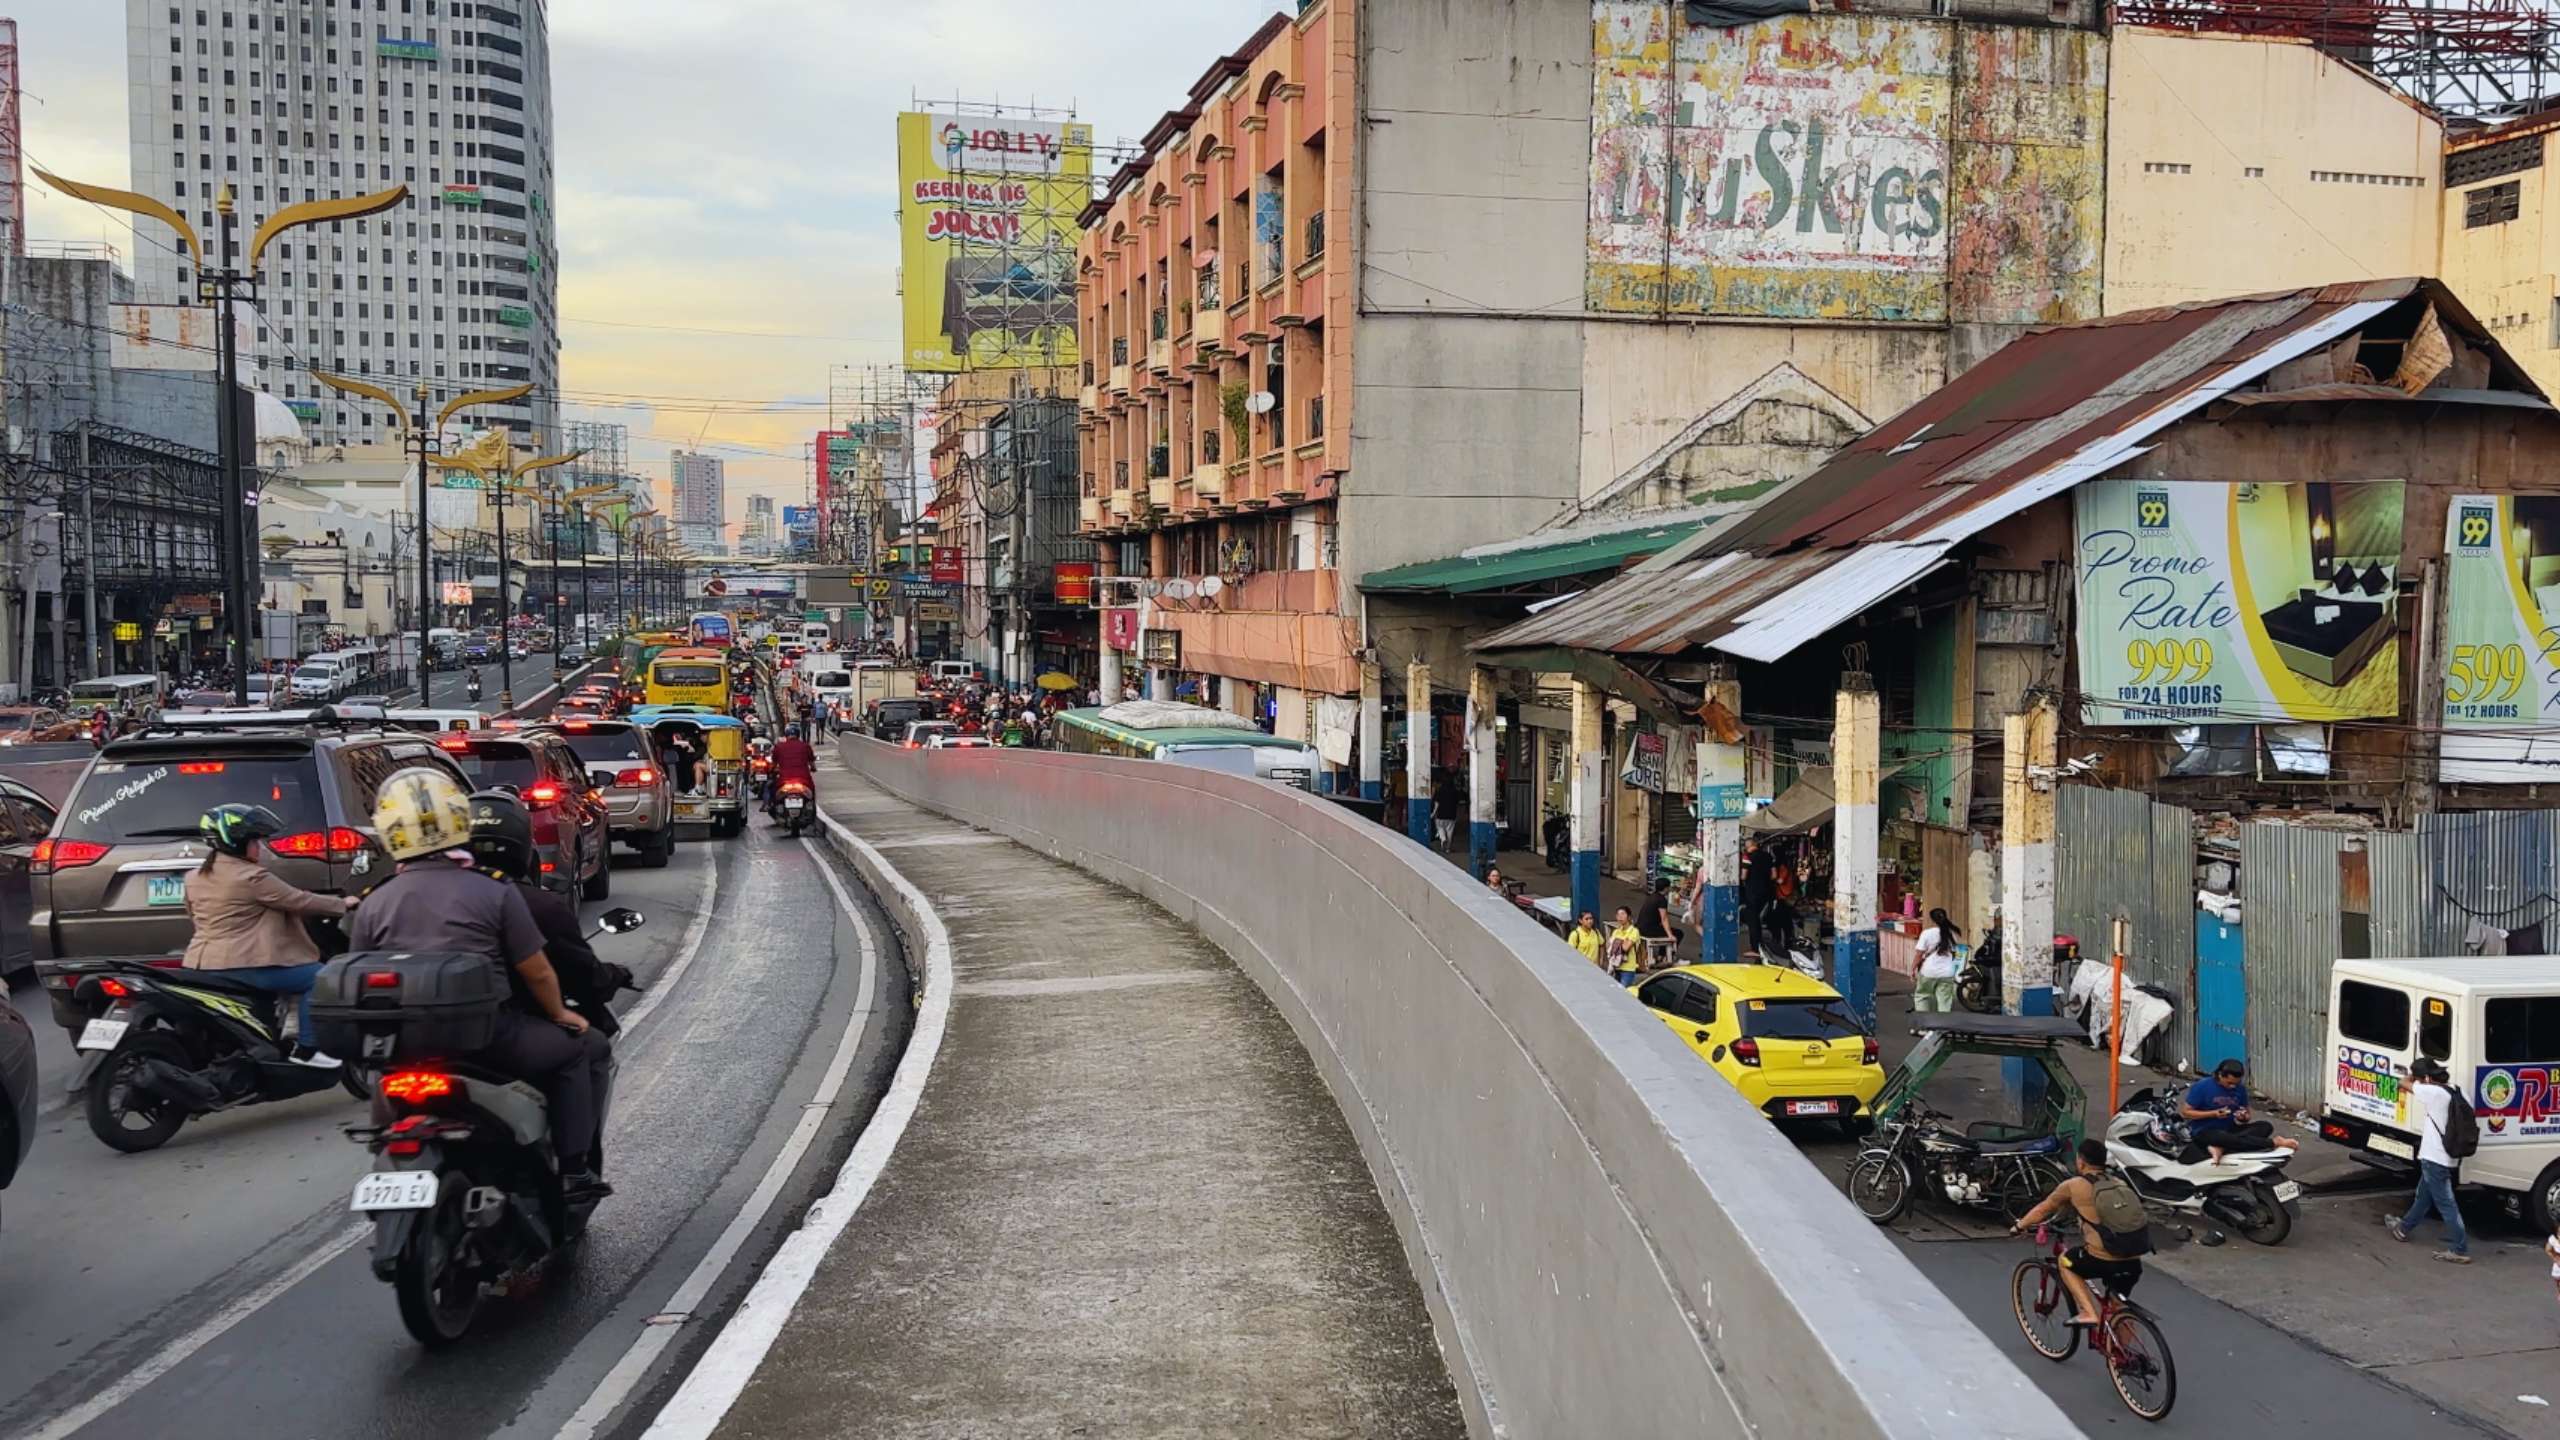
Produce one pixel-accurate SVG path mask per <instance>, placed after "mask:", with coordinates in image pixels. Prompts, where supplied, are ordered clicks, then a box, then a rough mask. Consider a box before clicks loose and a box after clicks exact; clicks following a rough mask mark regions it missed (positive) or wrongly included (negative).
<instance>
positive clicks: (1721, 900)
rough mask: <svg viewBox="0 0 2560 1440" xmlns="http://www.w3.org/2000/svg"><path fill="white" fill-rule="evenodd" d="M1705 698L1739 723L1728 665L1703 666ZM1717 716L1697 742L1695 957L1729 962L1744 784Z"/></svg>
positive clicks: (1740, 764) (1734, 953)
mask: <svg viewBox="0 0 2560 1440" xmlns="http://www.w3.org/2000/svg"><path fill="white" fill-rule="evenodd" d="M1707 703H1708V705H1709V707H1710V708H1711V709H1715V708H1720V709H1721V710H1722V711H1723V716H1722V717H1721V718H1722V721H1723V722H1724V723H1727V724H1731V725H1735V726H1738V725H1739V724H1740V717H1741V715H1742V683H1741V682H1740V681H1739V680H1737V679H1735V678H1734V673H1733V667H1732V666H1731V665H1725V664H1718V665H1714V666H1711V667H1709V669H1708V672H1707ZM1717 723H1718V721H1717V720H1716V719H1713V718H1711V719H1710V721H1709V725H1708V729H1707V736H1706V738H1705V739H1704V740H1701V741H1700V742H1698V850H1699V855H1698V864H1699V866H1700V868H1701V869H1702V870H1703V871H1704V874H1703V876H1702V877H1701V879H1700V882H1699V886H1698V960H1699V963H1701V964H1705V965H1730V964H1732V963H1734V962H1736V961H1738V960H1740V959H1741V958H1742V799H1743V791H1744V788H1745V785H1746V783H1747V782H1746V779H1745V776H1746V773H1747V772H1746V769H1745V765H1744V755H1743V748H1742V745H1741V743H1740V742H1739V740H1737V741H1736V742H1735V743H1733V744H1726V743H1724V742H1723V741H1720V740H1718V739H1717V738H1716V734H1715V726H1716V724H1717Z"/></svg>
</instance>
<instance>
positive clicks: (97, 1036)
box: [71, 1020, 133, 1050]
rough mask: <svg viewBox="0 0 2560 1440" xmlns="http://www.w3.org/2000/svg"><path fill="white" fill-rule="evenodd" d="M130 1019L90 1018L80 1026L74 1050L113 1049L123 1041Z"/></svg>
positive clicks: (130, 1022)
mask: <svg viewBox="0 0 2560 1440" xmlns="http://www.w3.org/2000/svg"><path fill="white" fill-rule="evenodd" d="M132 1024H133V1022H132V1021H130V1020H92V1021H90V1022H89V1023H88V1024H86V1025H83V1026H81V1027H80V1043H79V1044H77V1045H74V1046H72V1047H71V1048H72V1049H74V1050H113V1049H114V1048H116V1047H117V1046H118V1045H121V1044H123V1043H124V1032H125V1031H126V1029H128V1028H129V1027H131V1025H132Z"/></svg>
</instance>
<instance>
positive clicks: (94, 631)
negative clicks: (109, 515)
mask: <svg viewBox="0 0 2560 1440" xmlns="http://www.w3.org/2000/svg"><path fill="white" fill-rule="evenodd" d="M97 494H98V486H97V482H96V480H95V478H94V477H92V476H91V475H90V473H89V427H88V426H86V425H83V426H81V427H80V544H81V546H82V548H83V549H84V550H85V551H86V552H87V553H86V554H85V555H84V556H82V558H81V561H80V599H81V606H82V611H83V632H84V633H85V634H86V635H87V636H88V643H87V644H86V645H83V646H82V647H81V648H82V649H83V650H85V651H87V652H88V654H87V655H86V656H85V657H84V658H85V659H86V660H87V661H88V666H89V674H90V675H91V676H92V677H95V676H99V675H104V674H106V673H107V667H106V665H104V664H103V663H101V662H100V661H99V659H98V654H99V652H98V641H99V635H98V511H97ZM106 653H107V654H108V655H109V656H110V657H112V656H113V655H114V654H115V650H114V648H113V647H112V646H110V647H109V648H108V650H107V652H106Z"/></svg>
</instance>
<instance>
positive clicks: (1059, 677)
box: [1031, 670, 1076, 690]
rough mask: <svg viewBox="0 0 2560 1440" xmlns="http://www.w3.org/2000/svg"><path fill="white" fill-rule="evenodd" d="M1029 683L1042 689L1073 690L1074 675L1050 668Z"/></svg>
mask: <svg viewBox="0 0 2560 1440" xmlns="http://www.w3.org/2000/svg"><path fill="white" fill-rule="evenodd" d="M1031 683H1032V684H1034V685H1037V686H1039V687H1040V688H1041V689H1043V690H1073V689H1074V688H1076V677H1074V676H1073V675H1070V674H1068V673H1066V672H1065V671H1063V670H1052V671H1050V672H1049V673H1048V674H1046V675H1043V676H1041V677H1040V678H1039V679H1037V680H1034V681H1032V682H1031Z"/></svg>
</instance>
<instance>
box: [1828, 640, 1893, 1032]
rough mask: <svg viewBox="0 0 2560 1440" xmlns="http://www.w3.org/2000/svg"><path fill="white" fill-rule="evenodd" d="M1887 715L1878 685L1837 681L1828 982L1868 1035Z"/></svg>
mask: <svg viewBox="0 0 2560 1440" xmlns="http://www.w3.org/2000/svg"><path fill="white" fill-rule="evenodd" d="M1881 720H1882V716H1881V714H1880V713H1879V710H1878V706H1877V701H1876V687H1875V681H1874V680H1873V679H1871V678H1869V677H1868V676H1867V675H1866V674H1865V672H1863V671H1855V670H1853V671H1850V672H1848V673H1846V674H1844V675H1842V676H1841V677H1840V693H1839V695H1838V697H1837V698H1836V699H1835V700H1834V702H1833V708H1832V720H1831V786H1832V795H1833V797H1834V801H1835V805H1836V808H1835V809H1834V811H1833V815H1832V822H1831V895H1832V906H1833V910H1832V917H1831V920H1832V926H1833V938H1832V942H1831V983H1832V984H1833V985H1834V986H1835V987H1837V988H1838V989H1839V991H1840V998H1841V999H1843V1000H1845V1001H1847V1002H1848V1004H1849V1013H1850V1014H1852V1015H1855V1016H1857V1017H1858V1019H1859V1021H1860V1023H1862V1024H1864V1025H1865V1026H1866V1027H1867V1031H1868V1033H1869V1034H1873V1033H1875V1029H1876V845H1877V840H1878V835H1877V829H1876V799H1877V796H1876V784H1877V778H1878V777H1877V773H1876V772H1877V761H1878V745H1879V744H1880V742H1881V740H1882V730H1881Z"/></svg>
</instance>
